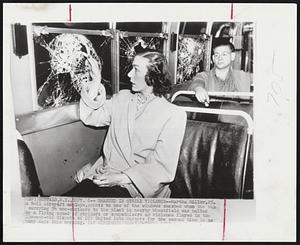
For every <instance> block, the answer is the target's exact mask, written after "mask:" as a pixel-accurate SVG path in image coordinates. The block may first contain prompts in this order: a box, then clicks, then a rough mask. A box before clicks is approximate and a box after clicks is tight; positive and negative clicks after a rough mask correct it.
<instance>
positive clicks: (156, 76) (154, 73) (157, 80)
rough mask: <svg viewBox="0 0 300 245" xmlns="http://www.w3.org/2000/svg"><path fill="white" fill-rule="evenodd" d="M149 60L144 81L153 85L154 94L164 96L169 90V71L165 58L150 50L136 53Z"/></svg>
mask: <svg viewBox="0 0 300 245" xmlns="http://www.w3.org/2000/svg"><path fill="white" fill-rule="evenodd" d="M137 56H140V57H143V58H146V59H147V60H148V61H149V64H148V66H147V68H148V71H147V73H146V75H145V81H146V84H147V85H148V86H152V87H153V93H154V95H156V96H159V97H161V96H165V95H166V94H167V93H169V92H170V90H171V85H172V84H171V80H170V72H169V67H168V64H167V59H166V58H165V56H164V55H163V54H162V53H159V52H155V51H150V52H144V53H140V54H137Z"/></svg>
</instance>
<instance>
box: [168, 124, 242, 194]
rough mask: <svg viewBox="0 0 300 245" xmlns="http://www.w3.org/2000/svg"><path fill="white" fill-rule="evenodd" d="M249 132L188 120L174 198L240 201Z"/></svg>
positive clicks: (175, 180) (235, 126)
mask: <svg viewBox="0 0 300 245" xmlns="http://www.w3.org/2000/svg"><path fill="white" fill-rule="evenodd" d="M246 141H247V128H246V127H244V126H241V125H234V124H228V123H214V122H204V121H194V120H188V121H187V126H186V131H185V136H184V140H183V143H182V147H181V152H180V157H179V162H178V167H177V172H176V176H175V179H174V181H173V182H172V183H171V185H170V188H171V193H172V194H171V197H173V198H239V197H240V194H241V183H242V175H243V167H244V157H245V150H246Z"/></svg>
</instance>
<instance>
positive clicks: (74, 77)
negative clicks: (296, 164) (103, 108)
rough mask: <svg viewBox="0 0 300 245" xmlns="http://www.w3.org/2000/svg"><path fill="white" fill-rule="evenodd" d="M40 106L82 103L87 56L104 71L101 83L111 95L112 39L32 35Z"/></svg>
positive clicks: (88, 36) (68, 34) (65, 35)
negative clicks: (81, 92)
mask: <svg viewBox="0 0 300 245" xmlns="http://www.w3.org/2000/svg"><path fill="white" fill-rule="evenodd" d="M33 40H34V53H35V66H36V83H37V100H38V101H37V102H38V106H39V108H40V109H45V108H52V107H58V106H62V105H66V104H69V103H72V102H77V101H79V99H80V91H81V87H82V84H83V83H85V82H87V81H88V80H89V70H90V68H89V65H88V62H86V58H87V56H92V57H93V58H95V59H96V60H97V61H98V63H99V67H101V68H102V72H101V73H102V83H103V84H104V85H105V87H106V91H107V92H108V94H109V93H111V82H110V81H111V72H110V70H111V68H110V63H111V61H110V38H109V37H105V36H96V35H82V34H75V33H74V34H73V33H62V34H56V33H48V34H42V33H40V34H37V33H34V35H33Z"/></svg>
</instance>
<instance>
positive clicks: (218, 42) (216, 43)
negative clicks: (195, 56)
mask: <svg viewBox="0 0 300 245" xmlns="http://www.w3.org/2000/svg"><path fill="white" fill-rule="evenodd" d="M220 46H228V47H229V48H230V50H231V52H234V51H235V48H234V45H233V44H232V42H230V38H215V39H214V40H213V44H212V50H214V49H215V48H217V47H220Z"/></svg>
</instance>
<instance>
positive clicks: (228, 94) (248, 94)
mask: <svg viewBox="0 0 300 245" xmlns="http://www.w3.org/2000/svg"><path fill="white" fill-rule="evenodd" d="M181 94H183V95H184V94H186V95H195V94H196V93H195V92H194V91H187V90H180V91H177V92H175V93H174V94H173V95H172V98H171V102H173V101H174V100H175V98H176V97H177V96H178V95H181ZM208 95H209V96H217V97H222V98H234V97H253V93H252V92H208Z"/></svg>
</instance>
